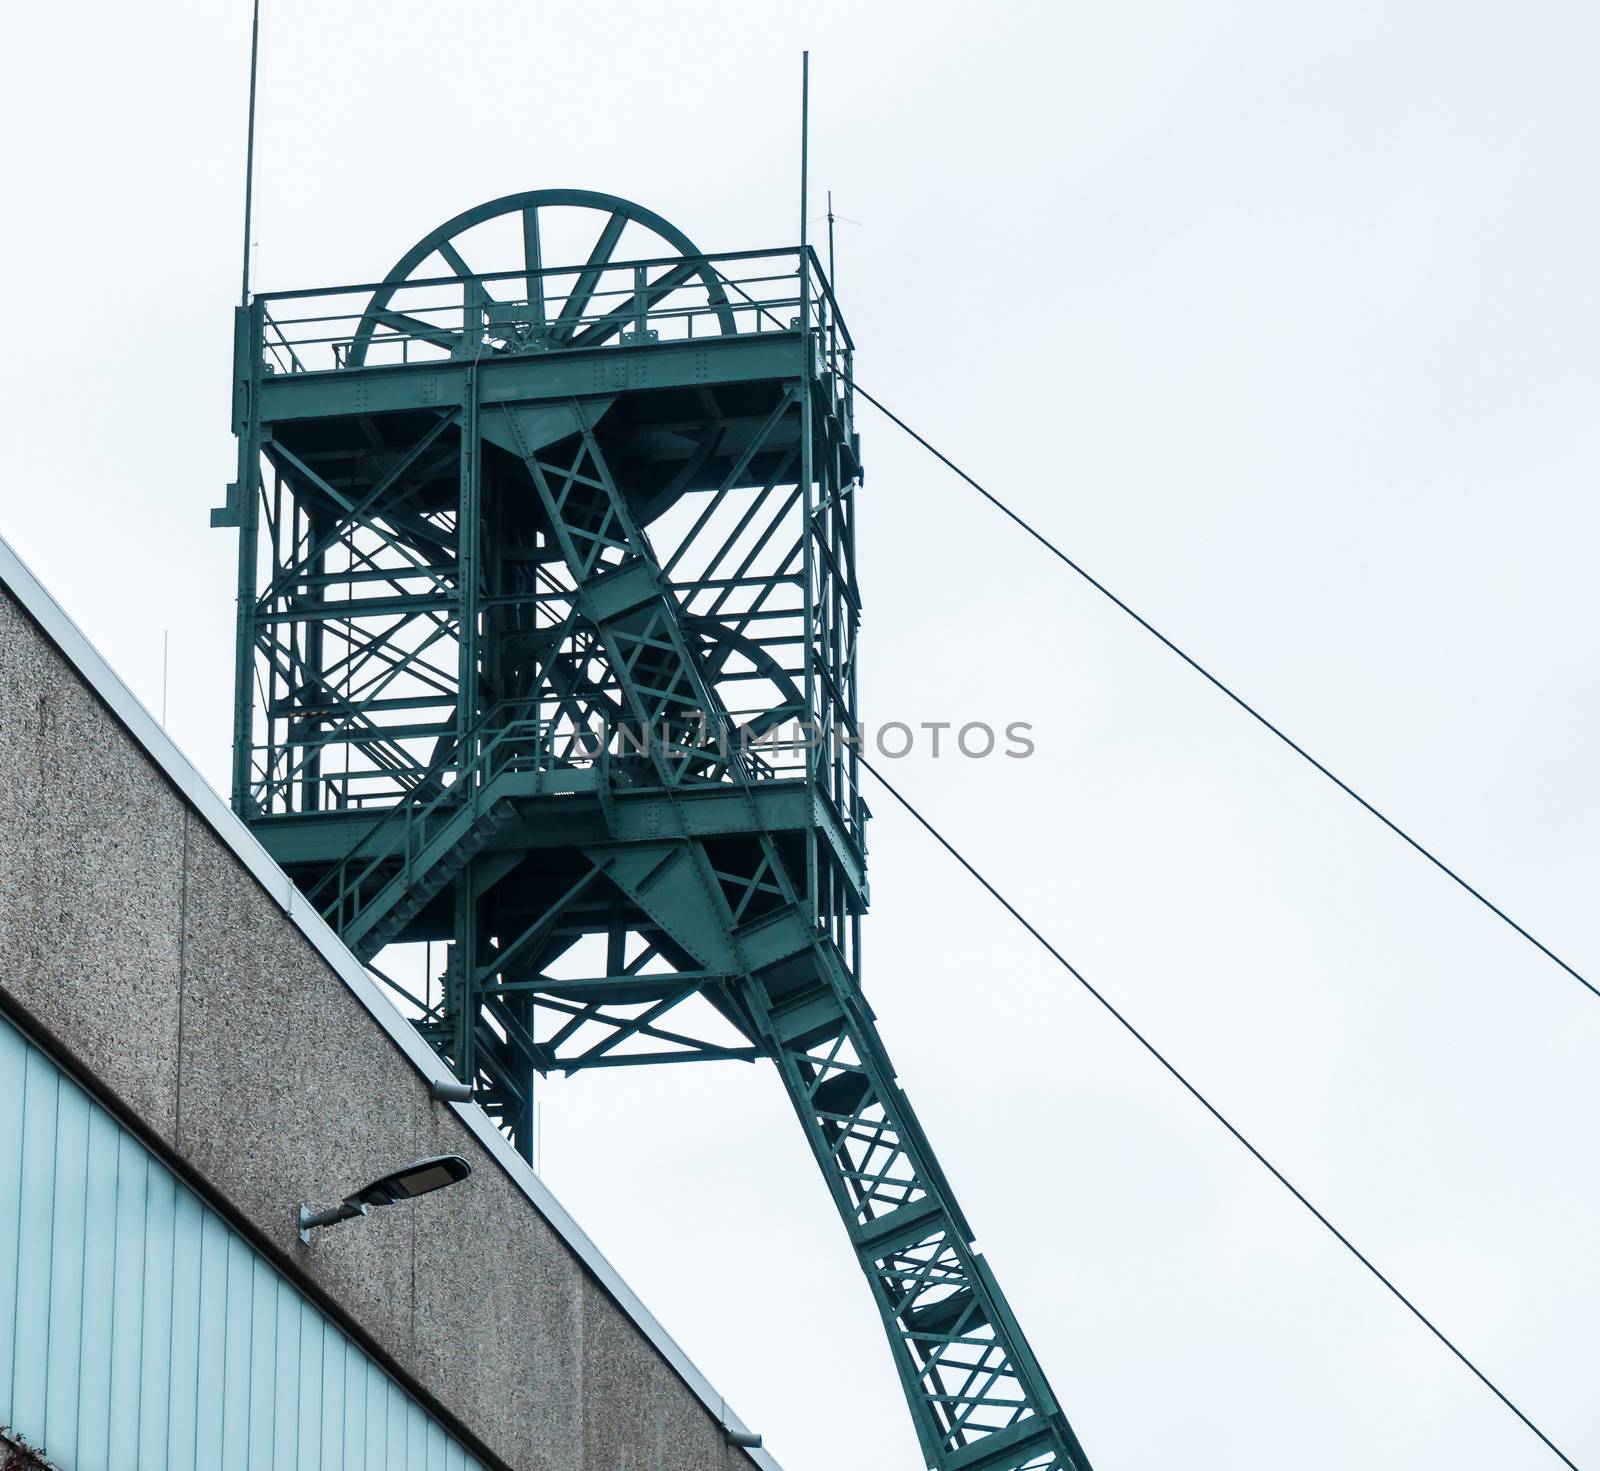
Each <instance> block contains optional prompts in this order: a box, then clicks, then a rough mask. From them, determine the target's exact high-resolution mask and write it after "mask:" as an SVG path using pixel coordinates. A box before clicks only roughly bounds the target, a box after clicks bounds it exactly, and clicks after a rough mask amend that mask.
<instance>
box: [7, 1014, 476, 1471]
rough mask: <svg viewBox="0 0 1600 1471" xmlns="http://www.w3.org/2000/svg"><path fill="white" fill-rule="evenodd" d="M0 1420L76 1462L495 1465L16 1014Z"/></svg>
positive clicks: (286, 1470) (263, 1466)
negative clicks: (41, 1046) (476, 1455)
mask: <svg viewBox="0 0 1600 1471" xmlns="http://www.w3.org/2000/svg"><path fill="white" fill-rule="evenodd" d="M0 1426H4V1427H6V1428H7V1429H10V1430H12V1431H14V1432H16V1433H17V1434H19V1435H21V1436H22V1437H24V1438H25V1439H26V1440H27V1441H29V1442H30V1443H31V1444H33V1445H36V1446H39V1447H42V1448H43V1450H44V1451H45V1453H46V1454H47V1455H48V1456H49V1457H50V1458H51V1459H52V1460H53V1461H55V1462H56V1463H57V1464H58V1465H60V1466H62V1467H64V1468H66V1471H213V1468H220V1471H398V1468H407V1471H412V1468H415V1471H435V1468H439V1471H443V1468H446V1467H448V1468H449V1471H456V1468H461V1471H482V1468H481V1466H480V1465H479V1463H478V1462H477V1461H476V1460H475V1459H473V1458H472V1457H471V1456H468V1455H467V1454H466V1453H465V1452H464V1450H463V1449H462V1447H461V1446H460V1445H459V1444H458V1443H457V1442H456V1441H455V1440H453V1439H452V1438H451V1437H450V1436H449V1435H448V1434H447V1433H446V1431H445V1430H444V1429H443V1427H442V1426H440V1425H439V1424H438V1423H437V1422H436V1421H434V1420H433V1419H432V1418H431V1417H430V1416H429V1415H428V1413H427V1412H426V1411H425V1410H424V1409H423V1408H422V1406H421V1405H419V1404H418V1403H417V1402H416V1401H415V1400H413V1399H412V1398H411V1396H410V1395H409V1394H408V1393H407V1392H406V1391H405V1390H404V1389H403V1388H402V1387H401V1386H400V1385H399V1384H397V1383H396V1382H395V1381H394V1380H393V1379H392V1378H390V1376H389V1375H388V1374H387V1373H386V1372H385V1371H384V1370H383V1369H382V1368H380V1367H379V1366H378V1365H377V1364H375V1363H374V1362H373V1361H372V1360H371V1358H369V1357H368V1356H367V1355H366V1354H365V1353H363V1352H362V1350H361V1349H360V1348H359V1347H358V1346H357V1345H356V1344H355V1343H353V1342H352V1341H351V1340H350V1339H349V1337H348V1336H347V1335H346V1334H345V1333H344V1331H343V1330H342V1329H341V1328H339V1327H338V1325H337V1324H335V1323H333V1322H332V1321H331V1320H329V1319H328V1318H327V1317H326V1315H324V1314H323V1313H322V1312H321V1311H320V1310H319V1309H318V1308H317V1307H316V1305H315V1304H314V1303H312V1302H311V1301H310V1300H309V1299H308V1298H307V1297H305V1296H304V1295H303V1294H302V1293H301V1292H300V1291H299V1289H298V1288H296V1287H295V1286H294V1285H293V1283H291V1282H290V1281H289V1280H288V1279H287V1278H285V1277H283V1276H282V1275H281V1274H280V1273H279V1272H278V1270H277V1269H276V1268H275V1267H274V1266H273V1265H272V1264H271V1263H270V1262H269V1261H267V1259H266V1258H265V1257H263V1256H261V1255H259V1254H258V1253H257V1252H256V1251H255V1249H254V1248H253V1247H251V1246H250V1244H249V1243H248V1242H247V1241H245V1240H244V1238H243V1237H241V1236H239V1235H238V1234H237V1233H236V1232H234V1231H233V1230H232V1229H231V1228H230V1227H229V1226H228V1224H227V1223H226V1222H225V1221H224V1220H223V1219H222V1218H221V1217H220V1216H218V1215H217V1214H216V1212H215V1211H212V1210H210V1209H208V1208H207V1207H206V1206H205V1204H204V1203H203V1202H202V1201H201V1200H200V1198H199V1196H197V1195H196V1194H195V1193H194V1192H193V1191H192V1190H190V1189H189V1188H188V1187H187V1186H186V1185H184V1184H183V1183H182V1182H181V1181H179V1180H178V1179H177V1177H176V1176H175V1175H173V1173H172V1172H171V1171H170V1170H169V1169H168V1168H167V1167H166V1166H165V1165H164V1164H163V1163H162V1162H161V1161H160V1160H159V1159H157V1158H156V1157H155V1156H154V1155H152V1154H151V1152H150V1151H149V1150H148V1149H146V1148H145V1147H144V1145H143V1144H142V1143H141V1142H140V1141H139V1140H138V1139H136V1138H135V1137H134V1136H133V1135H132V1134H130V1133H128V1131H127V1130H125V1129H124V1128H122V1126H121V1125H120V1124H119V1123H118V1122H117V1121H116V1119H115V1118H113V1117H112V1116H111V1114H109V1113H108V1112H107V1111H106V1110H105V1109H103V1108H101V1107H100V1106H99V1105H98V1104H97V1103H96V1102H95V1101H94V1100H93V1099H91V1098H90V1097H89V1096H88V1095H87V1094H86V1093H85V1092H84V1091H83V1090H82V1089H81V1088H79V1087H78V1086H77V1084H76V1083H74V1082H73V1081H72V1079H70V1078H69V1077H67V1076H66V1075H65V1074H64V1073H63V1072H62V1071H61V1070H60V1068H58V1067H57V1066H56V1065H55V1064H54V1062H52V1061H51V1059H50V1058H48V1057H47V1056H46V1055H45V1054H44V1053H42V1052H40V1051H39V1050H38V1048H36V1047H34V1046H32V1045H31V1044H30V1043H29V1042H28V1041H27V1040H26V1039H25V1038H24V1037H23V1036H22V1035H21V1034H20V1033H19V1032H18V1031H17V1030H16V1029H15V1028H14V1027H12V1026H11V1025H10V1024H9V1023H8V1022H6V1021H5V1020H3V1019H0Z"/></svg>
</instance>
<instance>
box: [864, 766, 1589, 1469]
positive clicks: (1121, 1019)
mask: <svg viewBox="0 0 1600 1471" xmlns="http://www.w3.org/2000/svg"><path fill="white" fill-rule="evenodd" d="M860 760H861V764H862V765H863V766H865V767H866V769H867V770H868V771H869V772H871V773H872V775H873V776H874V777H875V778H877V781H878V783H879V785H880V786H882V787H883V789H884V790H885V791H886V792H888V794H889V795H890V796H891V797H893V798H894V799H895V801H896V802H898V803H899V804H900V805H901V807H903V808H904V809H905V810H906V811H907V812H908V813H909V814H910V815H911V817H912V818H913V819H915V821H916V822H917V823H918V824H920V826H921V827H922V828H923V830H924V831H926V832H927V833H928V835H929V836H930V837H932V838H933V840H934V841H935V842H936V843H938V845H939V846H940V847H941V848H943V849H944V850H945V852H946V853H948V854H949V855H950V856H951V857H952V858H954V859H955V861H956V862H957V863H959V864H960V865H961V867H962V868H964V869H965V870H966V871H967V872H968V873H969V874H970V875H971V876H972V877H973V878H975V879H976V880H977V881H978V883H979V884H981V885H982V886H983V888H984V889H985V890H986V891H987V892H988V894H989V897H990V898H992V899H993V900H994V901H995V902H996V903H997V904H999V905H1000V907H1001V908H1002V909H1004V910H1005V911H1006V913H1007V914H1009V915H1010V916H1011V917H1012V919H1014V920H1016V922H1017V923H1018V924H1019V925H1021V926H1022V928H1023V929H1025V930H1026V931H1027V932H1028V933H1029V934H1030V935H1032V936H1033V938H1034V939H1035V940H1037V941H1038V942H1039V944H1040V945H1042V946H1043V947H1044V948H1045V949H1046V950H1047V951H1049V953H1050V955H1051V956H1052V957H1053V958H1054V959H1055V961H1056V963H1057V964H1058V965H1060V966H1061V967H1062V969H1063V970H1065V971H1066V972H1067V974H1068V975H1070V976H1071V977H1072V978H1073V980H1075V981H1076V982H1077V983H1078V984H1079V985H1080V986H1082V987H1083V989H1084V990H1085V991H1087V992H1088V993H1089V994H1090V995H1091V996H1092V997H1094V999H1095V1000H1096V1001H1098V1002H1099V1003H1100V1005H1101V1006H1103V1007H1104V1008H1105V1009H1106V1010H1107V1011H1108V1012H1110V1013H1111V1015H1112V1016H1113V1017H1114V1018H1115V1019H1116V1021H1117V1022H1118V1024H1119V1025H1120V1026H1121V1027H1122V1028H1123V1030H1124V1031H1126V1032H1127V1033H1128V1035H1129V1036H1130V1037H1132V1038H1133V1040H1134V1041H1135V1042H1137V1043H1138V1044H1139V1045H1140V1046H1141V1047H1142V1048H1144V1050H1145V1051H1146V1052H1148V1053H1149V1054H1150V1056H1151V1057H1153V1058H1155V1060H1156V1061H1157V1062H1158V1063H1160V1064H1161V1066H1162V1067H1164V1068H1165V1069H1166V1070H1167V1072H1169V1073H1170V1074H1171V1075H1172V1076H1173V1077H1174V1078H1176V1079H1177V1081H1178V1082H1179V1083H1180V1084H1181V1085H1182V1086H1183V1088H1184V1089H1185V1091H1186V1092H1188V1094H1189V1095H1190V1097H1192V1098H1193V1099H1194V1100H1195V1101H1196V1102H1197V1103H1198V1104H1199V1105H1200V1106H1201V1107H1202V1108H1203V1109H1205V1111H1206V1112H1207V1113H1208V1114H1210V1115H1211V1117H1212V1118H1214V1119H1215V1120H1216V1121H1217V1122H1218V1123H1219V1124H1221V1125H1222V1127H1223V1128H1224V1129H1226V1130H1227V1131H1228V1132H1229V1133H1230V1134H1231V1135H1233V1137H1234V1138H1235V1139H1236V1140H1237V1141H1238V1142H1239V1143H1240V1144H1242V1145H1243V1146H1244V1147H1245V1149H1247V1150H1248V1151H1249V1152H1250V1154H1251V1156H1252V1157H1253V1158H1254V1159H1255V1161H1256V1163H1257V1164H1259V1165H1261V1166H1262V1168H1264V1169H1265V1170H1266V1171H1267V1172H1268V1173H1269V1174H1270V1175H1271V1176H1272V1178H1273V1179H1275V1180H1276V1181H1277V1182H1278V1183H1279V1184H1280V1185H1282V1186H1283V1188H1284V1189H1285V1190H1287V1191H1288V1192H1289V1194H1290V1195H1292V1196H1294V1198H1295V1199H1296V1200H1298V1201H1299V1202H1300V1204H1301V1205H1303V1206H1304V1207H1305V1208H1306V1209H1307V1210H1308V1211H1310V1212H1311V1214H1312V1215H1313V1216H1315V1217H1316V1218H1317V1220H1318V1221H1319V1222H1320V1223H1321V1224H1322V1225H1323V1226H1324V1227H1325V1228H1326V1229H1327V1230H1328V1232H1329V1233H1330V1234H1331V1235H1332V1236H1333V1237H1334V1239H1335V1240H1336V1241H1338V1243H1339V1244H1340V1245H1341V1246H1342V1247H1344V1249H1345V1250H1346V1251H1348V1252H1349V1253H1350V1255H1351V1256H1353V1257H1354V1258H1355V1259H1356V1260H1357V1261H1358V1262H1360V1263H1361V1265H1362V1266H1364V1267H1365V1268H1366V1269H1367V1270H1368V1271H1369V1272H1371V1273H1372V1275H1373V1276H1374V1277H1376V1278H1377V1279H1378V1281H1380V1282H1381V1283H1382V1284H1383V1285H1384V1286H1385V1287H1386V1288H1388V1289H1389V1291H1390V1292H1391V1293H1392V1294H1393V1295H1394V1296H1395V1297H1396V1298H1397V1299H1398V1300H1399V1301H1400V1302H1401V1303H1402V1304H1403V1305H1404V1306H1405V1308H1406V1310H1407V1311H1408V1312H1409V1313H1410V1314H1411V1315H1412V1316H1413V1317H1414V1318H1415V1319H1416V1320H1417V1321H1418V1322H1419V1323H1421V1324H1422V1326H1423V1327H1424V1328H1426V1329H1427V1330H1428V1332H1430V1333H1431V1334H1433V1336H1434V1337H1435V1338H1437V1339H1438V1340H1439V1342H1440V1343H1442V1344H1443V1345H1444V1346H1445V1347H1446V1348H1447V1349H1449V1350H1450V1352H1451V1353H1453V1354H1454V1355H1455V1356H1456V1358H1458V1359H1459V1360H1460V1361H1461V1362H1462V1363H1463V1364H1465V1365H1466V1366H1467V1368H1468V1369H1470V1370H1471V1371H1472V1373H1473V1374H1474V1375H1475V1376H1476V1377H1477V1379H1478V1380H1479V1382H1480V1383H1482V1384H1483V1386H1484V1387H1485V1388H1486V1389H1488V1390H1489V1392H1490V1393H1491V1394H1493V1395H1494V1397H1495V1398H1496V1399H1497V1400H1499V1401H1500V1403H1501V1404H1503V1405H1504V1406H1505V1407H1506V1408H1507V1409H1508V1410H1510V1411H1511V1413H1512V1414H1513V1415H1515V1416H1516V1417H1517V1419H1519V1420H1520V1421H1522V1423H1523V1424H1524V1425H1526V1426H1527V1427H1528V1429H1529V1430H1531V1431H1532V1432H1533V1433H1534V1434H1535V1435H1536V1436H1538V1437H1539V1439H1540V1440H1541V1441H1543V1442H1544V1444H1545V1446H1546V1447H1547V1448H1548V1449H1549V1450H1550V1451H1551V1453H1552V1454H1554V1455H1555V1456H1556V1457H1557V1459H1559V1460H1560V1461H1561V1462H1562V1464H1563V1465H1565V1466H1567V1467H1568V1468H1570V1471H1578V1466H1577V1464H1576V1463H1575V1462H1574V1461H1573V1460H1572V1459H1571V1457H1569V1456H1568V1455H1567V1454H1566V1453H1565V1452H1564V1451H1563V1450H1562V1449H1561V1448H1560V1447H1559V1446H1558V1445H1557V1444H1556V1443H1555V1442H1554V1441H1553V1440H1551V1439H1550V1437H1549V1436H1548V1435H1546V1434H1545V1433H1544V1431H1542V1430H1541V1429H1539V1427H1538V1426H1537V1425H1535V1424H1534V1423H1533V1421H1532V1420H1530V1419H1529V1418H1528V1417H1527V1416H1526V1415H1525V1414H1523V1412H1522V1411H1521V1410H1520V1409H1518V1408H1517V1406H1516V1404H1515V1403H1514V1402H1513V1401H1512V1400H1511V1398H1510V1397H1509V1396H1508V1395H1507V1394H1506V1393H1505V1392H1504V1391H1503V1390H1502V1389H1501V1388H1500V1387H1499V1385H1497V1384H1496V1383H1495V1382H1494V1380H1492V1379H1491V1378H1489V1376H1488V1375H1487V1374H1485V1373H1484V1372H1483V1370H1482V1369H1480V1368H1479V1367H1478V1366H1477V1365H1476V1364H1475V1363H1473V1362H1472V1360H1471V1359H1469V1358H1468V1357H1467V1356H1466V1354H1464V1353H1463V1352H1462V1351H1461V1350H1460V1349H1459V1348H1457V1347H1456V1345H1455V1344H1454V1343H1453V1342H1452V1341H1451V1340H1450V1338H1449V1337H1447V1336H1446V1334H1445V1333H1444V1331H1443V1329H1441V1328H1439V1327H1438V1326H1437V1325H1436V1324H1435V1323H1434V1322H1433V1320H1432V1319H1431V1318H1429V1317H1428V1316H1427V1314H1426V1313H1424V1312H1423V1311H1422V1309H1421V1308H1419V1307H1418V1306H1417V1305H1416V1304H1415V1303H1414V1302H1412V1301H1411V1299H1410V1298H1409V1297H1407V1296H1406V1295H1405V1293H1403V1292H1402V1291H1401V1290H1400V1289H1399V1288H1398V1287H1396V1286H1395V1285H1394V1283H1393V1282H1391V1281H1390V1280H1389V1278H1388V1277H1386V1276H1385V1275H1384V1274H1383V1273H1382V1272H1381V1271H1379V1270H1378V1268H1377V1267H1376V1266H1374V1265H1373V1263H1372V1260H1371V1258H1369V1257H1368V1256H1367V1255H1366V1254H1365V1253H1364V1252H1362V1251H1361V1250H1360V1248H1359V1247H1357V1246H1356V1245H1355V1243H1354V1242H1352V1241H1351V1240H1350V1238H1349V1237H1348V1236H1346V1235H1345V1234H1344V1232H1342V1231H1341V1230H1340V1229H1339V1228H1338V1227H1337V1226H1335V1225H1334V1224H1333V1222H1332V1221H1330V1220H1329V1219H1328V1218H1327V1217H1326V1216H1325V1215H1323V1213H1322V1212H1321V1211H1320V1210H1318V1209H1317V1208H1316V1206H1314V1205H1313V1204H1312V1203H1311V1202H1310V1201H1309V1200H1308V1199H1306V1197H1305V1196H1304V1195H1302V1194H1301V1193H1300V1191H1299V1190H1298V1189H1297V1188H1296V1187H1295V1186H1294V1185H1293V1184H1291V1183H1290V1181H1289V1179H1288V1177H1287V1176H1286V1175H1285V1174H1284V1173H1283V1172H1282V1171H1281V1170H1280V1169H1279V1168H1278V1167H1277V1166H1276V1165H1275V1164H1273V1163H1272V1161H1271V1160H1269V1159H1268V1158H1267V1157H1266V1155H1264V1154H1262V1152H1261V1151H1260V1150H1259V1149H1257V1148H1256V1147H1255V1145H1254V1144H1252V1143H1251V1142H1250V1141H1249V1140H1248V1139H1246V1138H1245V1136H1244V1135H1243V1134H1241V1133H1240V1132H1239V1130H1238V1129H1237V1128H1235V1127H1234V1126H1233V1124H1232V1123H1230V1122H1229V1120H1228V1119H1227V1118H1226V1116H1225V1115H1223V1114H1222V1112H1221V1111H1220V1110H1219V1109H1218V1108H1217V1107H1216V1105H1215V1104H1213V1103H1212V1102H1211V1100H1210V1099H1209V1098H1207V1097H1206V1096H1205V1094H1203V1093H1202V1092H1201V1091H1200V1090H1199V1089H1198V1088H1196V1087H1195V1085H1194V1084H1193V1083H1191V1082H1190V1081H1189V1080H1188V1078H1186V1077H1185V1076H1184V1075H1183V1074H1182V1073H1181V1072H1179V1071H1178V1069H1177V1068H1176V1067H1175V1066H1174V1065H1173V1064H1172V1063H1171V1062H1169V1061H1168V1060H1167V1058H1166V1056H1165V1054H1163V1053H1162V1052H1161V1051H1160V1050H1159V1049H1158V1048H1157V1047H1156V1045H1155V1044H1154V1043H1153V1042H1151V1041H1150V1039H1149V1038H1148V1037H1146V1036H1145V1035H1144V1033H1143V1032H1141V1031H1140V1030H1139V1029H1138V1028H1137V1027H1136V1026H1134V1024H1133V1023H1132V1022H1130V1021H1129V1020H1128V1018H1127V1017H1125V1016H1124V1015H1123V1014H1122V1013H1121V1012H1120V1011H1118V1010H1117V1008H1116V1007H1115V1006H1114V1005H1112V1003H1111V1002H1110V1001H1109V1000H1107V999H1106V997H1105V996H1104V995H1103V994H1102V993H1101V992H1100V991H1099V990H1097V989H1096V988H1095V986H1094V985H1092V984H1091V983H1090V981H1089V980H1088V978H1087V977H1085V975H1084V974H1083V972H1082V971H1080V970H1079V969H1078V968H1077V967H1076V966H1075V965H1073V963H1072V962H1071V961H1070V960H1068V959H1067V957H1066V956H1065V955H1063V954H1062V953H1061V952H1060V951H1059V950H1057V949H1056V947H1055V946H1054V945H1052V944H1051V943H1050V941H1048V940H1047V939H1045V937H1044V936H1043V935H1042V934H1041V933H1040V932H1039V931H1038V930H1037V929H1035V928H1034V926H1033V925H1032V923H1030V922H1029V920H1028V919H1027V918H1026V916H1024V915H1023V913H1022V911H1021V910H1019V909H1018V908H1017V907H1016V905H1014V904H1013V903H1012V902H1011V901H1010V900H1009V899H1007V898H1006V896H1005V895H1004V894H1002V893H1001V892H1000V891H999V890H998V889H997V888H995V886H994V885H993V884H992V883H990V882H989V880H988V879H986V878H985V877H984V876H983V875H982V874H981V873H979V872H978V870H977V869H976V868H974V867H973V865H972V864H971V863H969V862H968V861H967V859H966V858H965V857H964V856H963V855H962V854H961V852H960V851H959V850H958V849H957V848H956V847H955V845H954V844H953V843H951V842H950V840H949V839H948V838H946V837H945V835H944V834H943V833H941V832H940V831H939V829H938V828H936V827H935V826H934V825H933V824H932V823H931V822H929V821H928V819H927V818H926V817H924V816H923V815H922V813H921V812H919V811H918V810H917V808H916V807H915V806H913V805H912V803H911V802H910V800H909V799H908V798H907V797H906V796H905V795H904V794H903V793H902V792H901V791H900V789H899V788H898V787H896V786H894V785H893V783H891V782H890V781H889V780H888V779H887V778H886V777H885V776H884V775H883V773H882V772H881V771H879V770H878V769H877V767H875V766H874V765H873V764H872V763H871V762H870V761H869V760H867V758H866V757H865V756H864V755H863V756H861V757H860Z"/></svg>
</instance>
